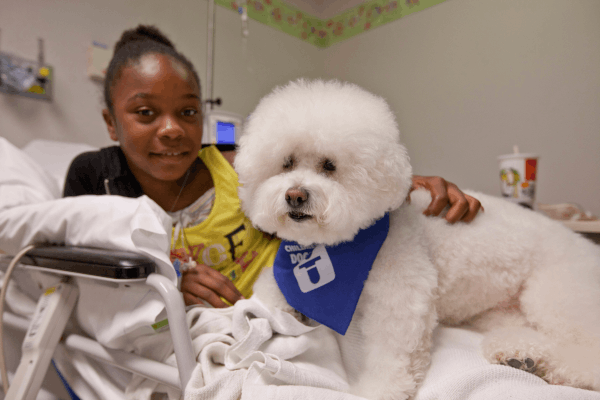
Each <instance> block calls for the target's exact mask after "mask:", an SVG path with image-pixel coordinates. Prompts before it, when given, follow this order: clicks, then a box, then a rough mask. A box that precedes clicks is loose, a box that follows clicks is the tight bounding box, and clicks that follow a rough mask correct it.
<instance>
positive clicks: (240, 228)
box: [225, 224, 246, 260]
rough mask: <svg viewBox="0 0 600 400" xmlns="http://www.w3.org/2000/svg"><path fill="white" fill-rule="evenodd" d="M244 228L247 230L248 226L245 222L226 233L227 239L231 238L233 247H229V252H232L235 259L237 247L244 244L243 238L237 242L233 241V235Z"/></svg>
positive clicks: (232, 257) (230, 241)
mask: <svg viewBox="0 0 600 400" xmlns="http://www.w3.org/2000/svg"><path fill="white" fill-rule="evenodd" d="M243 230H246V227H245V226H244V224H242V225H240V226H239V227H238V228H237V229H236V230H235V231H233V232H231V233H229V234H227V235H225V236H226V237H227V240H229V246H231V248H230V249H229V252H230V253H231V259H232V260H235V248H236V247H238V246H241V245H242V244H244V241H243V240H240V242H239V243H237V244H236V243H233V237H234V236H235V234H236V233H239V232H241V231H243Z"/></svg>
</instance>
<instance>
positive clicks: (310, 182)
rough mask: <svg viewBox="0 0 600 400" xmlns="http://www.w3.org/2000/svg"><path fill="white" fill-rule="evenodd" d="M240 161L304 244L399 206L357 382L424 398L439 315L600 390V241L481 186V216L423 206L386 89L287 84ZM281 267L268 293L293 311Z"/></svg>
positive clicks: (259, 116) (349, 232)
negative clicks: (428, 211) (455, 215)
mask: <svg viewBox="0 0 600 400" xmlns="http://www.w3.org/2000/svg"><path fill="white" fill-rule="evenodd" d="M235 168H236V170H237V172H238V174H239V179H240V183H241V185H242V186H241V187H240V191H239V194H240V198H241V200H242V207H243V210H244V211H245V212H246V214H247V216H248V217H249V218H250V219H251V220H252V222H253V223H254V224H255V225H256V226H257V227H258V228H259V229H261V230H263V231H265V232H268V233H272V234H276V235H277V236H279V237H281V238H283V239H286V240H291V241H296V242H298V243H299V244H301V245H310V244H313V243H321V244H324V245H334V244H337V243H340V242H344V241H351V240H352V239H353V238H354V236H355V235H356V234H357V232H359V231H360V230H362V229H365V228H367V227H369V226H370V225H372V224H373V223H374V221H376V220H377V219H379V218H381V217H382V216H383V215H384V214H385V213H388V212H389V216H390V227H389V233H388V236H387V238H386V239H385V242H384V243H383V245H382V247H381V249H380V250H379V253H378V254H377V258H376V259H375V262H374V264H373V266H372V269H371V271H370V274H369V276H368V279H367V281H366V282H365V284H364V289H363V291H362V294H361V296H360V299H359V301H358V306H357V308H356V311H355V313H354V317H353V319H352V322H351V324H350V328H349V330H348V332H349V333H353V334H352V335H350V336H351V337H352V338H354V339H355V338H356V336H355V335H354V333H356V332H359V334H360V335H362V336H363V338H364V347H363V348H362V349H361V351H362V353H361V356H360V357H357V358H360V365H358V366H357V365H354V366H349V367H348V368H349V370H350V372H351V371H352V370H353V369H354V370H355V373H354V375H353V374H350V377H351V381H352V382H351V390H352V392H353V393H355V394H358V395H361V396H364V397H367V398H372V399H406V398H410V397H412V396H413V395H414V394H415V392H416V391H417V388H418V385H419V383H420V382H421V381H422V379H423V377H424V375H425V373H426V370H427V366H428V364H429V359H430V351H431V336H432V332H433V330H434V328H435V327H436V325H437V324H438V323H445V324H452V325H457V324H470V325H471V326H475V327H476V328H479V329H482V330H483V331H484V332H485V339H484V344H483V353H484V355H485V357H486V358H487V359H488V360H489V361H490V362H493V363H501V364H507V365H510V366H512V367H516V368H520V369H524V370H526V371H528V372H532V373H535V374H536V375H538V376H540V377H542V378H543V379H545V380H546V381H548V382H550V383H553V384H566V385H571V386H576V387H581V388H587V389H593V390H600V247H598V246H596V245H594V244H593V243H591V242H589V241H588V240H586V239H584V238H582V237H581V236H579V235H577V234H575V233H573V232H571V231H569V230H568V229H567V228H565V227H563V226H562V225H561V224H559V223H557V222H554V221H551V220H550V219H548V218H545V217H544V216H542V215H540V214H538V213H536V212H533V211H530V210H526V209H524V208H521V207H520V206H518V205H514V204H512V203H509V202H507V201H505V200H502V199H500V198H496V197H491V196H487V195H483V194H479V193H471V192H468V193H469V194H471V195H472V196H474V197H476V198H477V199H479V200H480V201H481V203H482V205H483V206H484V208H485V212H482V213H480V214H479V215H478V216H477V217H476V218H475V220H474V221H473V222H472V223H469V224H463V223H458V224H454V225H450V224H447V223H446V221H445V220H444V219H443V218H428V217H425V216H424V215H422V210H424V209H425V208H426V206H427V205H428V204H429V202H430V197H429V194H428V193H425V192H423V191H416V192H413V193H412V195H411V200H410V201H405V199H406V198H407V195H408V193H409V189H410V186H411V173H412V172H411V166H410V163H409V158H408V155H407V152H406V149H405V148H404V147H403V146H402V144H400V137H399V131H398V127H397V124H396V121H395V118H394V115H393V113H392V112H391V110H390V108H389V106H388V105H387V103H386V102H385V101H384V100H383V99H382V98H380V97H377V96H375V95H373V94H371V93H368V92H366V91H365V90H363V89H361V88H359V87H357V86H355V85H353V84H347V83H339V82H336V81H333V82H324V81H305V80H299V81H296V82H292V83H289V84H288V85H286V86H283V87H279V88H276V89H275V90H274V91H273V92H272V93H271V94H269V95H267V96H266V97H265V98H263V99H262V100H261V101H260V103H259V104H258V106H257V107H256V110H255V111H254V112H253V113H252V114H251V116H250V118H249V120H248V123H247V126H246V129H245V134H244V136H243V137H242V139H241V143H240V149H239V152H238V155H237V157H236V160H235ZM270 270H271V268H269V269H266V270H265V273H263V275H262V276H261V278H260V279H259V281H258V282H257V284H256V285H255V293H256V294H257V296H259V297H260V298H261V299H263V300H264V301H267V302H269V303H270V304H271V305H273V306H275V307H279V308H282V309H286V310H289V306H288V305H287V303H286V301H285V298H284V297H283V295H281V293H280V292H278V291H277V285H276V284H275V281H274V279H273V274H272V273H271V272H270ZM336 274H343V271H336ZM348 336H349V335H348V334H347V335H346V336H345V337H343V336H340V339H341V344H342V347H344V341H345V340H350V339H347V338H348ZM354 339H353V340H354ZM346 347H352V344H346ZM346 361H348V360H346Z"/></svg>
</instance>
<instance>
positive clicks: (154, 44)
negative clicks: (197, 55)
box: [104, 25, 200, 115]
mask: <svg viewBox="0 0 600 400" xmlns="http://www.w3.org/2000/svg"><path fill="white" fill-rule="evenodd" d="M152 53H156V54H165V55H167V56H169V57H172V58H173V59H174V60H177V61H179V62H181V63H182V64H183V65H184V66H185V67H186V68H187V69H188V70H189V71H190V72H191V73H192V75H193V76H194V79H195V80H196V83H198V91H200V78H199V77H198V73H197V72H196V69H195V68H194V66H193V65H192V63H191V62H190V60H188V59H187V58H186V57H185V56H184V55H183V54H181V53H179V52H178V51H177V50H176V49H175V46H174V45H173V43H171V41H170V40H169V39H167V37H166V36H165V35H164V34H163V33H162V32H161V31H160V30H159V29H158V28H157V27H155V26H149V25H138V26H137V27H136V28H134V29H129V30H126V31H125V32H123V34H122V35H121V39H119V41H118V42H117V44H115V52H114V53H113V57H112V59H111V60H110V63H109V64H108V68H107V69H106V78H105V79H104V101H105V102H106V106H107V107H108V109H109V111H110V112H111V114H113V115H114V108H113V102H112V94H111V91H112V87H113V86H114V84H115V82H116V81H117V80H118V79H119V71H121V69H122V68H123V67H125V66H127V65H128V64H129V63H131V62H136V61H138V60H139V59H140V58H141V57H143V56H144V55H145V54H152Z"/></svg>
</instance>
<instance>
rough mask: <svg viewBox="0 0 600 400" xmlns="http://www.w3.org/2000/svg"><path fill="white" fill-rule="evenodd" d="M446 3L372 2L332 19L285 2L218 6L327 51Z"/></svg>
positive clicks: (240, 0)
mask: <svg viewBox="0 0 600 400" xmlns="http://www.w3.org/2000/svg"><path fill="white" fill-rule="evenodd" d="M444 1H446V0H393V1H392V0H369V1H365V2H364V3H362V4H360V5H359V6H357V7H354V8H352V9H350V10H348V11H345V12H343V13H342V14H339V15H337V16H335V17H333V18H331V19H328V20H322V19H319V18H316V17H313V16H311V15H308V14H305V13H303V12H302V11H300V10H298V9H297V8H294V7H292V6H290V5H288V4H286V3H284V2H283V1H282V0H246V1H244V0H237V1H236V0H215V4H218V5H220V6H222V7H225V8H229V9H231V10H233V11H236V12H238V13H240V14H241V13H242V12H243V11H244V8H246V7H247V12H248V17H249V18H252V19H254V20H256V21H259V22H261V23H263V24H265V25H269V26H271V27H273V28H275V29H278V30H280V31H283V32H285V33H287V34H289V35H292V36H295V37H297V38H299V39H302V40H304V41H306V42H308V43H311V44H314V45H315V46H317V47H321V48H325V47H329V46H331V45H332V44H335V43H338V42H341V41H342V40H346V39H348V38H350V37H352V36H355V35H358V34H359V33H362V32H366V31H369V30H371V29H373V28H376V27H378V26H381V25H384V24H387V23H388V22H392V21H395V20H397V19H399V18H402V17H405V16H407V15H409V14H412V13H415V12H417V11H421V10H424V9H426V8H429V7H431V6H434V5H437V4H440V3H443V2H444Z"/></svg>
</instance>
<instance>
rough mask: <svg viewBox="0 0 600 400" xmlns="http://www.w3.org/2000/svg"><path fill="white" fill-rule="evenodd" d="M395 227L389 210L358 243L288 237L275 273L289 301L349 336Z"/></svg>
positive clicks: (300, 309) (296, 307) (319, 320)
mask: <svg viewBox="0 0 600 400" xmlns="http://www.w3.org/2000/svg"><path fill="white" fill-rule="evenodd" d="M389 227H390V218H389V216H388V214H386V215H385V216H384V217H383V218H381V219H380V220H378V221H377V222H375V224H373V225H371V226H370V227H369V228H367V229H363V230H361V231H359V232H358V234H357V235H356V236H355V238H354V240H353V241H352V242H344V243H341V244H338V245H337V246H324V245H322V244H319V245H311V246H300V245H299V244H297V243H295V242H288V241H286V240H282V241H281V246H279V251H278V252H277V256H276V257H275V263H274V265H273V273H274V274H275V280H276V281H277V285H278V286H279V289H280V290H281V292H282V293H283V295H284V296H285V299H286V300H287V302H288V304H289V305H290V306H292V307H294V308H295V309H296V310H298V311H300V312H301V313H302V314H304V315H306V316H307V317H309V318H311V319H313V320H315V321H317V322H319V323H321V324H323V325H325V326H328V327H329V328H331V329H333V330H334V331H336V332H338V333H340V334H342V335H344V334H345V333H346V330H347V329H348V326H349V325H350V321H351V320H352V316H353V315H354V310H355V309H356V305H357V304H358V298H359V297H360V294H361V293H362V290H363V286H364V283H365V280H366V279H367V277H368V276H369V271H371V266H372V265H373V261H375V257H377V253H378V252H379V249H380V248H381V245H382V244H383V242H384V241H385V238H386V237H387V234H388V230H389Z"/></svg>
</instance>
